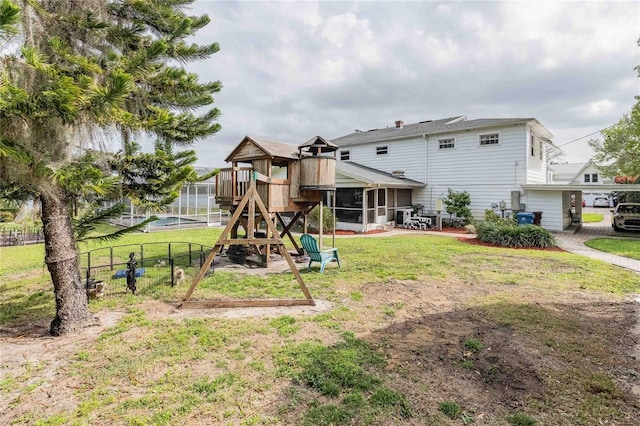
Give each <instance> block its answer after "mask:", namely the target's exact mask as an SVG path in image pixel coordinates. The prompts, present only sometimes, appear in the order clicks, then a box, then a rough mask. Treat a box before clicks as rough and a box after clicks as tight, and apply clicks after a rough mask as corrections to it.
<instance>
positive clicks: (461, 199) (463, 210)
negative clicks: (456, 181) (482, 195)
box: [442, 188, 473, 225]
mask: <svg viewBox="0 0 640 426" xmlns="http://www.w3.org/2000/svg"><path fill="white" fill-rule="evenodd" d="M442 202H443V203H444V204H445V206H447V207H446V210H447V213H449V218H451V215H456V217H457V218H459V219H462V221H463V225H466V224H468V223H470V222H472V221H473V215H472V214H471V210H469V204H471V197H470V195H469V193H468V192H467V191H462V192H455V191H454V190H452V189H451V188H449V189H448V193H447V196H446V197H445V198H443V199H442Z"/></svg>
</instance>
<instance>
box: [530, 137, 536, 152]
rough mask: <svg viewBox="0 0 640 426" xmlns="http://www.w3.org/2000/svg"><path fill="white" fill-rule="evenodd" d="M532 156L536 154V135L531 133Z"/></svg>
mask: <svg viewBox="0 0 640 426" xmlns="http://www.w3.org/2000/svg"><path fill="white" fill-rule="evenodd" d="M531 156H532V157H535V156H536V137H535V136H533V135H531Z"/></svg>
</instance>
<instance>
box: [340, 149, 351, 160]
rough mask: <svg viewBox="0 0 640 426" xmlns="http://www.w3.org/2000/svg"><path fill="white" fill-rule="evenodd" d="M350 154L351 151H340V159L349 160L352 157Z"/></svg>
mask: <svg viewBox="0 0 640 426" xmlns="http://www.w3.org/2000/svg"><path fill="white" fill-rule="evenodd" d="M350 154H351V153H350V152H349V151H340V160H342V161H348V160H349V158H351V156H350Z"/></svg>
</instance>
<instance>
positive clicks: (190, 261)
mask: <svg viewBox="0 0 640 426" xmlns="http://www.w3.org/2000/svg"><path fill="white" fill-rule="evenodd" d="M192 262H193V260H191V243H189V266H191V263H192Z"/></svg>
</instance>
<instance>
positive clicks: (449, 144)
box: [438, 138, 456, 149]
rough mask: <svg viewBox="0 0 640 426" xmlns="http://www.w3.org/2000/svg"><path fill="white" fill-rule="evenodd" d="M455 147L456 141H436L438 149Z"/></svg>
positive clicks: (450, 139)
mask: <svg viewBox="0 0 640 426" xmlns="http://www.w3.org/2000/svg"><path fill="white" fill-rule="evenodd" d="M455 147H456V141H455V139H453V138H449V139H438V149H451V148H455Z"/></svg>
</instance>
